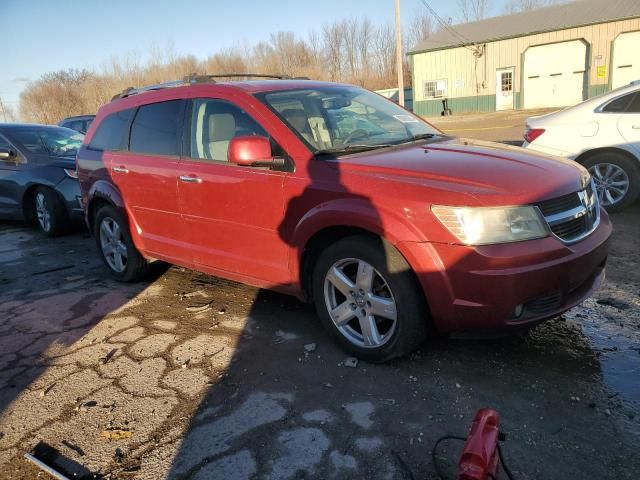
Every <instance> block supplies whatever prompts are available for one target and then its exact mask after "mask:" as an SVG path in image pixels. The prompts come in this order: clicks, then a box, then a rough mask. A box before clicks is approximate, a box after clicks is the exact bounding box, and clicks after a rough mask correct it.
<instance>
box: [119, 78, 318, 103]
mask: <svg viewBox="0 0 640 480" xmlns="http://www.w3.org/2000/svg"><path fill="white" fill-rule="evenodd" d="M216 78H244V79H245V80H248V79H249V78H270V79H274V80H309V77H291V76H288V75H269V74H266V73H217V74H215V75H197V74H195V73H194V74H191V75H186V76H185V77H184V78H183V79H182V80H174V81H172V82H164V83H157V84H155V85H147V86H146V87H129V88H125V89H124V90H123V91H122V92H120V93H118V94H116V95H114V96H113V98H111V101H113V100H117V99H119V98H125V97H129V96H131V95H136V94H138V93H144V92H150V91H152V90H163V89H165V88H172V87H180V86H185V85H194V84H198V83H216V81H215V79H216Z"/></svg>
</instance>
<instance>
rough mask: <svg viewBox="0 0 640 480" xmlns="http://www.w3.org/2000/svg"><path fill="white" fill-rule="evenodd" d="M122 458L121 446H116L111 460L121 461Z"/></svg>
mask: <svg viewBox="0 0 640 480" xmlns="http://www.w3.org/2000/svg"><path fill="white" fill-rule="evenodd" d="M123 459H124V452H123V451H122V449H121V448H119V447H118V448H116V450H115V452H113V461H114V462H116V463H122V460H123Z"/></svg>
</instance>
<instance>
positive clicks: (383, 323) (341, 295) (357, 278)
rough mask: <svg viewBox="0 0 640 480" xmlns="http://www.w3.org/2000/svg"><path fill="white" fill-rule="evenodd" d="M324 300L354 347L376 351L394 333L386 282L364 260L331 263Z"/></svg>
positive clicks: (394, 314) (394, 308)
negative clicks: (374, 349)
mask: <svg viewBox="0 0 640 480" xmlns="http://www.w3.org/2000/svg"><path fill="white" fill-rule="evenodd" d="M324 301H325V305H326V308H327V311H328V312H329V316H330V317H331V320H332V321H333V323H334V324H335V326H336V328H337V329H338V331H339V332H340V333H341V334H342V335H343V336H344V337H345V338H346V339H347V340H348V341H349V342H351V343H352V344H353V345H355V346H357V347H361V348H377V347H381V346H382V345H384V344H386V343H387V342H388V341H389V340H390V339H391V337H392V336H393V333H394V332H395V330H396V326H397V322H398V313H397V306H396V301H395V298H394V296H393V293H392V291H391V288H390V287H389V284H388V282H387V280H386V279H385V278H384V277H383V276H382V275H381V274H380V272H378V271H377V270H376V269H375V268H374V267H373V266H371V265H370V264H369V263H367V262H365V261H364V260H359V259H356V258H348V259H343V260H340V261H338V262H336V263H334V264H333V265H332V266H331V268H330V269H329V271H328V272H327V274H326V275H325V281H324Z"/></svg>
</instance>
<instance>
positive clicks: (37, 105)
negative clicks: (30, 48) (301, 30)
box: [19, 14, 433, 124]
mask: <svg viewBox="0 0 640 480" xmlns="http://www.w3.org/2000/svg"><path fill="white" fill-rule="evenodd" d="M405 27H406V28H405V29H404V30H405V32H406V34H405V38H404V44H405V51H406V49H407V48H408V46H409V45H411V46H413V45H415V44H417V43H419V42H420V41H422V40H423V39H424V38H427V37H428V36H429V34H431V32H432V31H433V22H432V20H431V17H429V16H428V15H427V14H423V15H416V16H415V17H414V18H413V19H412V20H411V22H410V23H409V25H407V26H405ZM403 68H404V69H405V70H406V75H405V78H407V81H409V80H410V75H409V64H408V61H407V60H405V64H404V65H403ZM244 72H251V73H264V74H270V75H279V74H284V75H290V76H295V77H298V76H300V77H309V78H312V79H318V80H330V81H336V82H347V83H352V84H356V85H361V86H363V87H365V88H368V89H372V90H375V89H381V88H389V87H394V86H397V85H396V84H397V80H396V79H397V75H396V63H395V31H394V28H393V26H391V25H386V24H383V25H375V24H374V23H373V22H372V21H371V20H370V19H369V18H366V17H364V18H361V19H342V20H337V21H335V22H333V23H330V24H326V25H324V26H323V27H322V28H321V29H320V30H319V31H313V32H310V33H309V34H308V35H307V36H306V38H301V37H299V36H296V35H295V34H294V33H292V32H277V33H273V34H271V35H270V37H269V39H268V40H265V41H261V42H258V43H257V44H255V45H253V46H244V47H236V48H230V49H225V50H220V51H217V52H215V53H213V54H211V55H210V56H209V57H208V58H206V59H203V60H200V59H197V58H196V57H194V56H193V55H176V54H175V53H174V49H173V47H172V46H171V45H167V46H165V47H164V48H160V47H154V48H152V49H151V50H150V52H149V53H148V55H147V59H146V60H145V61H143V60H142V56H141V55H140V54H139V53H129V54H127V55H124V56H122V57H118V58H112V59H111V60H110V61H109V62H108V63H107V64H105V65H103V66H102V67H101V68H100V69H98V70H88V69H83V70H74V69H72V70H61V71H57V72H51V73H47V74H45V75H43V76H42V77H40V78H39V79H38V80H36V81H34V82H31V83H29V84H28V85H27V86H26V88H25V89H24V90H23V91H22V93H21V94H20V107H19V108H20V115H21V117H22V119H23V120H26V121H29V122H37V123H49V124H51V123H57V122H58V121H60V120H61V119H62V118H64V117H68V116H72V115H82V114H90V113H95V112H96V111H97V109H98V108H99V107H100V106H101V105H104V104H105V103H107V102H109V100H111V97H112V96H113V95H115V94H116V93H118V92H120V91H122V90H124V89H126V88H128V87H131V86H144V85H150V84H155V83H161V82H166V81H171V80H177V79H181V78H183V77H184V76H186V75H190V74H221V73H244Z"/></svg>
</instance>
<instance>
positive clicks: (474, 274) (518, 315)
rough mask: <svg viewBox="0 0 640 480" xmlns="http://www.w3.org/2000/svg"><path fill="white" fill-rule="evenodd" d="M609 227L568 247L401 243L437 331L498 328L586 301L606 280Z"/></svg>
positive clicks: (547, 241) (542, 242) (546, 241)
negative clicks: (422, 291) (423, 293)
mask: <svg viewBox="0 0 640 480" xmlns="http://www.w3.org/2000/svg"><path fill="white" fill-rule="evenodd" d="M610 235H611V223H610V222H609V218H608V216H607V214H606V213H605V212H604V211H602V217H601V221H600V225H599V226H598V228H597V229H596V230H595V231H594V232H593V233H592V234H591V235H589V236H588V237H587V238H585V239H584V240H582V241H580V242H578V243H575V244H572V245H566V244H563V243H562V242H561V241H559V240H558V239H556V238H554V237H546V238H542V239H538V240H529V241H524V242H517V243H508V244H500V245H487V246H479V247H470V246H464V245H451V244H443V243H427V242H425V243H413V242H401V244H399V245H398V247H399V249H400V251H401V252H402V253H403V254H404V255H405V257H406V258H407V260H408V261H409V263H410V264H411V266H412V268H413V270H414V271H415V273H416V274H417V276H418V279H419V281H420V283H421V285H422V288H423V290H424V292H425V295H426V298H427V302H428V304H429V309H430V313H431V317H432V321H433V323H434V325H435V326H436V328H438V329H439V330H441V331H445V332H454V331H455V332H463V331H494V332H495V331H500V330H510V329H513V328H516V327H521V326H524V325H530V324H534V323H537V322H540V321H542V320H545V319H548V318H552V317H555V316H557V315H559V314H561V313H562V312H564V311H566V310H568V309H570V308H572V307H574V306H575V305H577V304H579V303H581V302H582V301H583V300H584V299H586V298H587V297H589V296H590V295H591V294H592V293H593V292H594V291H595V290H597V289H598V288H599V287H600V285H601V283H602V281H603V279H604V271H605V264H606V260H607V254H608V242H609V237H610Z"/></svg>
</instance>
